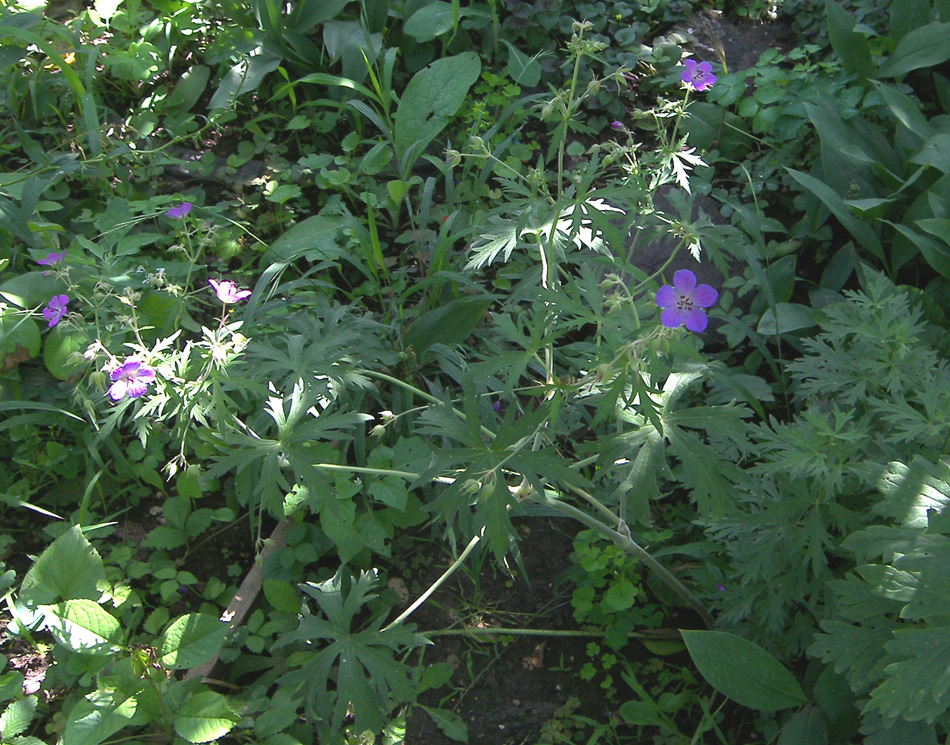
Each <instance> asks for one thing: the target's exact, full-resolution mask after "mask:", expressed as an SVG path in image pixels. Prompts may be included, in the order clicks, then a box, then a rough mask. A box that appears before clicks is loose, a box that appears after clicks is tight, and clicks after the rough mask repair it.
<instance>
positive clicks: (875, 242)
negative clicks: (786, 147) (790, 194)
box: [786, 168, 884, 261]
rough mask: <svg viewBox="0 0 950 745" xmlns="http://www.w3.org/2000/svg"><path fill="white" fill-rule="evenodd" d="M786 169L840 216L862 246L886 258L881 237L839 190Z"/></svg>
mask: <svg viewBox="0 0 950 745" xmlns="http://www.w3.org/2000/svg"><path fill="white" fill-rule="evenodd" d="M786 170H787V171H788V172H789V173H790V174H791V176H792V178H794V179H795V180H796V181H797V182H798V183H800V184H801V185H802V186H804V187H805V188H806V189H808V190H809V191H810V192H811V193H812V194H814V195H815V196H816V197H818V198H819V199H820V200H821V201H822V203H823V204H824V205H825V207H827V208H828V209H829V210H831V212H832V214H833V215H834V216H835V217H837V218H838V221H839V222H840V223H841V224H842V225H844V227H845V228H846V229H847V231H848V232H849V233H851V235H853V236H854V237H855V238H856V239H857V241H858V243H859V245H860V246H861V247H862V248H865V249H867V250H868V251H870V252H871V253H872V254H873V255H874V256H875V257H876V258H878V259H881V260H882V261H883V260H884V249H883V248H882V246H881V239H880V238H879V237H878V235H877V233H875V232H874V230H873V229H872V228H871V226H870V225H868V223H867V222H865V221H864V220H862V219H860V218H859V217H857V216H856V215H855V214H854V213H853V212H852V211H851V208H850V207H849V206H848V205H847V204H845V201H844V199H842V197H841V196H840V195H839V194H838V193H837V192H835V191H834V190H833V189H832V188H831V187H830V186H828V185H827V184H825V183H824V182H822V181H819V180H818V179H816V178H815V177H814V176H809V175H808V174H807V173H802V172H801V171H796V170H794V169H792V168H788V169H786Z"/></svg>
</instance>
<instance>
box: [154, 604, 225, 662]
mask: <svg viewBox="0 0 950 745" xmlns="http://www.w3.org/2000/svg"><path fill="white" fill-rule="evenodd" d="M228 628H229V627H228V624H226V623H224V622H223V621H219V620H218V619H217V618H215V617H214V616H207V615H204V614H202V613H189V614H188V615H186V616H180V617H179V618H176V619H175V620H174V621H172V624H171V626H169V627H168V628H167V629H166V630H165V633H163V634H162V635H161V636H160V637H158V639H157V640H156V643H155V646H156V648H157V652H158V661H159V663H160V664H162V665H164V666H165V667H168V668H172V669H176V670H179V669H182V668H186V667H195V666H196V665H200V664H201V663H202V662H205V661H207V660H210V659H211V658H212V657H213V656H214V654H215V652H217V651H218V649H219V648H220V647H221V644H222V643H223V642H224V638H225V637H226V636H227V635H228Z"/></svg>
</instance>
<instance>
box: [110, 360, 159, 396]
mask: <svg viewBox="0 0 950 745" xmlns="http://www.w3.org/2000/svg"><path fill="white" fill-rule="evenodd" d="M109 379H110V380H111V381H112V385H111V386H109V398H111V399H112V400H113V401H121V400H122V399H123V398H125V397H126V396H128V397H129V398H138V397H139V396H141V395H143V394H144V393H145V390H146V389H147V388H148V385H149V383H151V382H153V381H154V380H155V369H154V368H151V367H149V366H148V365H146V364H145V363H144V362H141V361H139V360H132V359H129V360H126V361H125V362H124V363H122V364H121V365H120V366H119V367H117V368H116V369H115V370H113V371H112V372H111V373H109Z"/></svg>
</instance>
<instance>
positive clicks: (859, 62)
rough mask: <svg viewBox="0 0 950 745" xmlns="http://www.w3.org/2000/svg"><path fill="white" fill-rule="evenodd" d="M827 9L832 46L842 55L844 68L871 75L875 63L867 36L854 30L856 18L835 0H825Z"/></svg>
mask: <svg viewBox="0 0 950 745" xmlns="http://www.w3.org/2000/svg"><path fill="white" fill-rule="evenodd" d="M825 10H826V12H827V14H828V36H829V38H830V40H831V46H832V47H833V48H834V50H835V52H837V53H838V56H839V57H841V61H842V62H843V63H844V69H845V70H847V71H848V72H853V73H857V74H858V75H860V76H861V77H864V78H866V77H869V76H870V75H871V73H872V72H873V69H874V65H873V63H872V61H871V49H870V47H869V45H868V40H867V37H865V35H864V34H862V33H859V32H857V31H855V30H854V26H855V20H854V18H853V17H852V16H851V15H850V14H849V13H848V11H846V10H845V9H844V8H842V7H841V6H840V5H839V4H838V3H837V2H835V0H825Z"/></svg>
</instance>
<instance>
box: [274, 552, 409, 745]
mask: <svg viewBox="0 0 950 745" xmlns="http://www.w3.org/2000/svg"><path fill="white" fill-rule="evenodd" d="M374 584H375V577H374V575H373V574H372V573H370V572H362V573H361V574H360V576H359V578H358V579H356V578H352V577H351V576H350V575H349V574H348V573H345V572H344V570H343V569H342V568H341V569H340V570H339V571H338V572H337V573H336V574H335V575H334V576H333V578H332V579H329V580H326V581H325V582H321V583H313V582H308V583H307V584H306V585H304V586H302V588H301V589H303V591H304V592H305V593H306V594H307V595H309V596H310V597H311V598H313V599H314V600H315V601H316V603H317V606H318V608H319V609H320V611H321V612H322V613H323V616H324V618H321V617H319V616H316V615H314V614H313V613H312V612H311V611H310V610H309V608H308V607H307V606H306V605H304V608H303V616H302V617H301V619H300V626H299V628H298V629H297V630H296V631H293V632H289V633H287V634H284V635H283V636H282V637H281V639H280V640H279V641H278V643H277V646H278V647H282V646H285V645H288V644H293V643H295V642H306V643H307V644H312V643H314V642H315V641H317V640H323V641H324V642H326V646H325V647H324V648H323V649H321V650H320V651H319V652H300V653H298V656H297V660H298V661H297V663H296V664H297V665H299V670H295V671H293V672H290V673H287V674H285V675H284V676H283V677H282V679H281V681H282V682H283V683H284V684H285V685H288V686H292V687H294V688H297V689H304V691H305V695H306V701H307V705H308V708H309V709H310V711H312V713H313V715H314V716H315V717H316V718H317V719H318V722H319V724H320V728H321V732H322V733H323V734H322V735H321V736H322V737H327V738H328V739H327V742H336V741H337V740H340V739H341V738H340V735H339V733H340V728H341V725H342V722H343V718H344V717H345V716H346V713H347V710H348V708H349V707H351V706H352V710H353V713H354V714H355V716H356V726H357V727H358V728H359V731H364V730H369V731H371V732H379V731H380V730H382V728H383V725H384V723H385V717H386V715H387V714H388V713H389V711H390V710H391V709H392V707H393V706H394V705H396V704H398V703H403V702H406V701H411V700H412V699H413V697H414V695H415V693H414V689H413V686H412V685H411V683H410V680H409V667H408V666H407V665H405V664H403V663H400V662H397V661H395V660H394V659H392V653H393V652H396V651H400V650H404V649H405V650H408V649H413V648H415V647H418V646H420V645H422V644H426V643H427V640H426V638H425V637H423V636H420V635H418V634H413V633H412V632H411V631H409V630H408V629H405V628H401V627H395V628H386V629H383V628H382V626H383V622H384V617H382V616H378V617H376V618H374V619H372V620H371V621H370V622H369V623H368V624H366V625H362V627H360V626H357V625H356V624H355V623H354V621H355V619H356V616H357V615H358V614H359V613H360V611H361V610H362V608H363V606H364V605H366V604H367V603H369V602H370V601H371V600H373V599H374V598H375V597H376V596H375V595H374V594H373V593H372V589H373V586H374ZM331 679H332V680H333V681H334V683H335V695H331V694H330V681H331Z"/></svg>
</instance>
